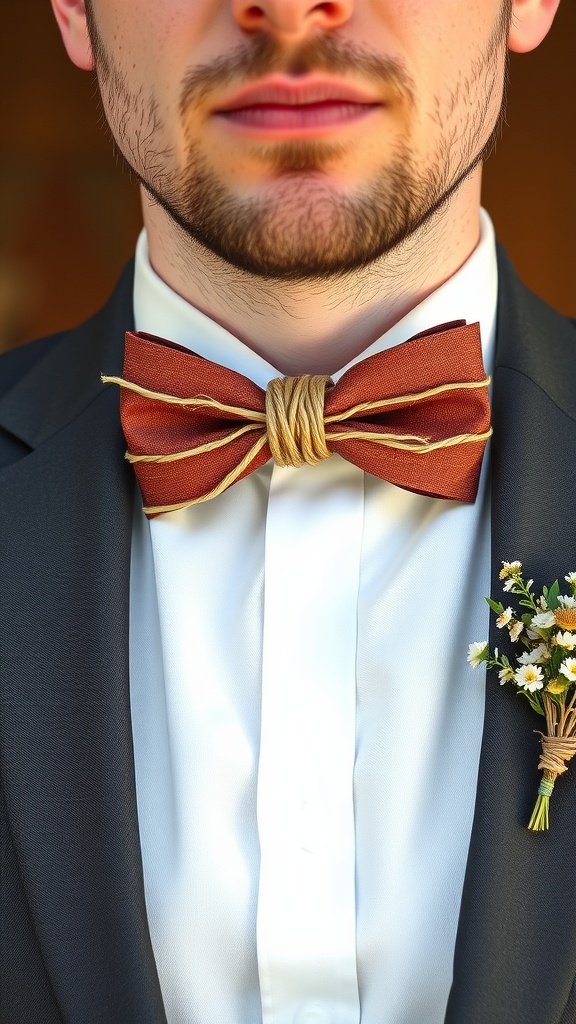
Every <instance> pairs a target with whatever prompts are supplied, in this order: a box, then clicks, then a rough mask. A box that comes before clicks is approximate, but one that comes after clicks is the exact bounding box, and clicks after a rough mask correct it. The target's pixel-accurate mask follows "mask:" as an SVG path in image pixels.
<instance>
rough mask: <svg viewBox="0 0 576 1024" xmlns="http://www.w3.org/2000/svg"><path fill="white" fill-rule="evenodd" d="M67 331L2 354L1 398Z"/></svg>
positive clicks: (0, 367) (29, 342) (18, 346)
mask: <svg viewBox="0 0 576 1024" xmlns="http://www.w3.org/2000/svg"><path fill="white" fill-rule="evenodd" d="M65 333H67V332H65V331H60V332H58V333H57V334H50V335H47V336H46V337H45V338H36V340H35V341H28V342H26V343H25V344H23V345H17V346H16V348H11V349H8V351H7V352H3V353H1V354H0V398H1V397H2V395H5V394H6V393H7V392H8V391H10V389H11V388H12V387H13V386H14V385H15V384H17V383H18V381H19V380H20V379H21V378H22V377H24V376H25V375H26V374H27V373H28V372H29V370H31V369H32V368H33V367H34V366H36V365H37V364H38V363H40V362H41V361H42V360H43V359H44V357H45V356H47V355H48V353H49V352H50V351H51V350H52V348H53V347H54V346H55V345H57V344H58V342H59V341H60V339H61V338H63V337H64V335H65Z"/></svg>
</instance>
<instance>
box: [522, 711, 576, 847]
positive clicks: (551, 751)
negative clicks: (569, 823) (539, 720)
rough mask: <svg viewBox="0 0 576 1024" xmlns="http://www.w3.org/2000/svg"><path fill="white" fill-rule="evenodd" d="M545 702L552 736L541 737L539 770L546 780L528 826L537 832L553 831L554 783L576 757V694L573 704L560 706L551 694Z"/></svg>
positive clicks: (539, 789) (547, 723) (547, 721)
mask: <svg viewBox="0 0 576 1024" xmlns="http://www.w3.org/2000/svg"><path fill="white" fill-rule="evenodd" d="M542 702H543V704H544V711H545V713H546V725H547V728H548V733H547V734H546V733H540V736H541V742H542V753H541V755H540V761H539V762H538V768H539V769H540V771H541V772H542V779H541V781H540V786H539V787H538V798H537V800H536V804H535V806H534V810H533V811H532V817H531V818H530V821H529V823H528V828H529V829H531V830H532V831H533V832H544V831H547V829H548V828H549V827H550V797H551V796H552V791H553V789H554V783H555V782H556V779H557V778H558V776H559V775H562V774H563V773H564V772H566V771H568V764H569V762H570V761H571V759H572V758H573V757H574V755H575V754H576V692H575V693H574V695H573V696H572V700H571V701H570V703H569V704H566V703H565V702H562V703H560V704H559V703H558V702H556V701H554V700H553V699H552V698H551V697H550V696H549V695H548V694H547V693H545V694H544V695H543V698H542Z"/></svg>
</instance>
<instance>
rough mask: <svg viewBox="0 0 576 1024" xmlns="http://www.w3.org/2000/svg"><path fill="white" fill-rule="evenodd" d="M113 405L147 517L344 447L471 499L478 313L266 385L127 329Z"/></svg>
mask: <svg viewBox="0 0 576 1024" xmlns="http://www.w3.org/2000/svg"><path fill="white" fill-rule="evenodd" d="M102 380H103V381H104V382H105V383H115V384H118V385H119V386H120V388H121V396H120V411H121V420H122V427H123V430H124V434H125V436H126V440H127V443H128V452H127V453H126V457H127V458H128V459H129V461H130V462H132V463H133V465H134V469H135V471H136V474H137V477H138V481H139V484H140V488H141V490H142V494H143V497H144V502H145V505H144V511H145V513H146V515H147V516H149V517H150V518H153V517H154V516H156V515H160V514H162V513H164V512H169V511H173V510H176V509H180V508H185V507H187V506H189V505H193V504H196V503H198V502H200V501H206V500H208V499H210V498H212V497H216V496H217V495H218V494H220V493H222V491H224V490H226V488H227V487H229V486H231V485H232V484H233V483H235V482H236V481H238V480H241V479H242V478H243V477H244V476H247V475H248V474H249V473H252V472H254V471H255V470H256V469H258V468H260V467H261V466H263V465H264V464H265V463H266V462H268V461H269V459H270V458H272V459H273V460H274V462H275V463H276V464H277V465H280V466H300V465H304V464H309V465H313V464H315V463H318V462H320V461H322V460H323V459H326V458H329V457H330V456H331V455H332V454H333V453H337V454H339V455H341V456H342V457H343V458H345V459H348V460H349V461H350V462H352V463H354V464H355V465H357V466H359V467H360V468H361V469H363V470H364V471H366V472H368V473H372V474H373V475H375V476H378V477H381V478H382V479H385V480H388V481H389V482H390V483H394V484H397V485H398V486H400V487H404V488H407V489H409V490H412V491H417V492H419V493H422V494H428V495H432V496H435V497H445V498H452V499H455V500H459V501H465V502H472V501H474V500H475V496H476V491H477V486H478V478H479V474H480V466H481V461H482V455H483V451H484V447H485V445H486V441H487V439H488V437H489V436H490V434H491V428H490V410H489V403H488V393H487V392H488V384H489V378H487V377H486V375H485V371H484V367H483V364H482V355H481V346H480V336H479V327H478V324H472V325H466V324H464V323H462V322H458V323H455V324H446V325H443V326H441V327H439V328H436V329H434V330H433V331H429V332H425V333H424V334H421V335H416V336H415V337H414V338H411V339H410V340H409V341H407V342H405V343H404V344H402V345H398V346H395V347H394V348H391V349H387V350H385V351H384V352H380V353H378V354H376V355H373V356H370V357H368V358H366V359H364V360H361V361H360V362H358V363H356V364H355V365H354V366H352V367H351V368H350V369H349V370H347V371H346V372H345V373H344V374H343V375H342V377H341V378H340V380H339V381H338V382H337V383H336V384H333V382H332V381H331V379H330V377H327V376H324V375H314V376H308V375H305V376H300V377H279V378H276V379H275V380H273V381H271V382H270V384H269V386H268V388H267V390H266V392H264V391H262V389H261V388H259V387H257V385H256V384H254V383H253V382H252V381H250V380H248V378H246V377H244V376H243V375H242V374H239V373H236V372H235V371H233V370H228V369H226V368H224V367H222V366H219V365H218V364H216V363H213V362H211V361H210V360H208V359H203V358H202V357H201V356H198V355H196V354H195V353H193V352H190V351H189V350H188V349H185V348H182V347H181V346H179V345H175V344H174V343H172V342H168V341H165V340H163V339H159V338H155V337H153V336H151V335H146V334H136V333H133V332H127V334H126V347H125V359H124V369H123V376H122V377H106V376H103V378H102Z"/></svg>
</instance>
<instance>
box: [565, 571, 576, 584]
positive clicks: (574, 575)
mask: <svg viewBox="0 0 576 1024" xmlns="http://www.w3.org/2000/svg"><path fill="white" fill-rule="evenodd" d="M564 579H565V580H566V583H576V572H569V573H568V575H567V576H565V577H564Z"/></svg>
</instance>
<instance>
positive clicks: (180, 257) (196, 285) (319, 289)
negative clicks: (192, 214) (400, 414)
mask: <svg viewBox="0 0 576 1024" xmlns="http://www.w3.org/2000/svg"><path fill="white" fill-rule="evenodd" d="M143 207H144V223H145V226H146V229H147V234H148V244H149V251H150V260H151V263H152V266H153V267H154V270H155V271H156V273H157V274H158V275H159V276H160V277H161V278H162V279H163V280H164V281H165V282H166V283H167V284H168V285H169V286H170V287H171V288H172V289H173V290H174V291H176V292H177V293H178V294H179V295H181V296H182V298H184V299H186V301H187V302H190V303H191V304H192V305H193V306H195V307H196V308H197V309H200V310H201V311H202V312H203V313H205V314H206V315H207V316H209V317H211V318H212V319H213V320H215V321H216V322H217V323H219V324H221V325H222V326H223V327H225V328H226V329H227V330H228V331H230V332H231V333H232V334H234V335H235V336H236V337H237V338H239V339H240V340H241V341H243V342H244V343H245V344H246V345H248V346H249V347H250V348H251V349H253V350H254V351H255V352H257V353H258V354H259V355H261V356H262V357H263V358H264V359H266V360H267V362H269V363H271V364H272V365H273V366H274V367H276V369H278V371H279V372H280V373H283V374H285V375H297V374H302V373H327V374H331V373H334V372H336V370H338V369H340V367H342V366H344V365H345V364H346V363H348V362H349V361H350V360H351V359H353V358H354V357H355V356H357V355H359V354H360V353H361V352H362V351H363V350H364V349H365V348H367V347H368V345H370V344H371V343H372V342H373V341H375V340H376V339H377V338H379V337H381V336H382V335H383V334H384V333H385V332H386V331H387V330H389V329H390V328H391V327H392V326H393V325H394V324H395V323H397V322H398V321H399V320H401V319H402V317H404V316H405V315H406V314H407V313H408V312H409V311H410V310H411V309H413V308H414V307H415V306H417V305H418V304H419V303H420V302H422V301H423V300H424V299H425V298H426V297H427V296H428V295H430V294H431V293H432V292H433V291H435V290H436V288H439V287H440V285H442V284H443V283H444V281H446V280H448V278H450V277H451V276H452V275H453V274H454V273H456V271H457V270H458V269H459V267H461V266H462V264H463V263H464V262H465V261H466V260H467V259H468V257H469V256H470V254H471V252H472V251H473V250H474V248H475V247H476V245H477V243H478V239H479V230H480V229H479V208H480V180H479V175H478V176H473V177H471V178H470V179H469V180H468V181H467V182H465V183H464V184H463V186H461V188H460V189H459V191H458V193H457V194H456V195H455V196H453V197H452V199H451V200H450V202H449V203H448V204H446V206H445V207H444V208H443V210H441V211H440V212H438V213H437V214H436V215H435V216H434V217H433V218H431V219H430V220H429V221H428V222H427V224H425V225H424V226H423V227H422V228H421V229H420V230H419V231H418V232H417V233H416V234H415V235H413V236H411V237H410V238H409V239H408V240H407V241H405V242H404V243H402V244H401V245H399V246H397V247H396V249H394V250H393V252H391V253H389V254H388V255H387V256H386V257H384V258H382V259H381V260H379V261H378V262H377V263H374V264H372V265H371V266H370V267H368V268H366V269H363V270H359V271H354V272H353V273H350V274H348V275H347V276H345V277H338V278H333V279H328V280H319V281H318V280H315V281H303V282H296V283H295V282H283V281H279V280H273V281H272V280H266V279H263V278H260V277H256V276H252V275H250V274H246V273H243V272H242V271H239V270H237V269H236V268H234V267H231V266H229V265H228V264H226V263H225V262H224V261H222V260H220V259H219V258H218V257H216V256H213V255H212V254H211V253H208V252H207V251H206V250H205V249H204V248H202V247H201V246H199V245H198V244H197V243H195V242H193V241H191V240H190V239H189V238H187V237H185V236H184V235H183V232H181V231H180V230H179V229H176V228H175V226H174V224H173V222H172V221H171V220H170V219H169V218H168V215H167V214H165V213H164V211H163V210H162V209H160V207H158V206H157V205H153V204H152V203H151V202H150V201H149V200H148V199H147V197H146V196H145V195H144V197H143Z"/></svg>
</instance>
